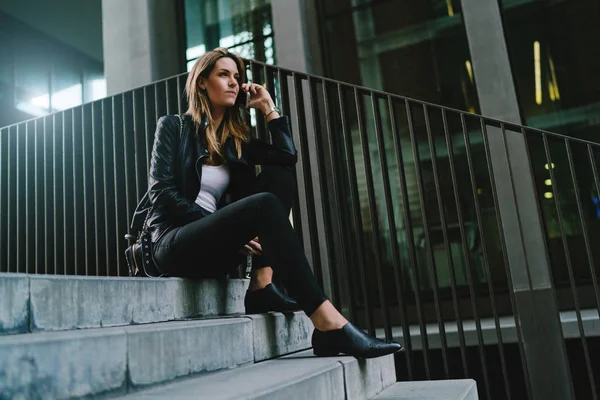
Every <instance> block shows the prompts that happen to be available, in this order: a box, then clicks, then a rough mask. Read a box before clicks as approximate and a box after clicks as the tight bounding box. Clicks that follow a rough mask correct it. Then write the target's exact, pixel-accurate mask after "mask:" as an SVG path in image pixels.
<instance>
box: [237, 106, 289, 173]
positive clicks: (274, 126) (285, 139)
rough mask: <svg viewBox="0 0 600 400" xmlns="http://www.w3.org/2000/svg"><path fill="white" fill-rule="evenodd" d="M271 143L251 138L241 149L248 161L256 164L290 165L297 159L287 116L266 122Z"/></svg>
mask: <svg viewBox="0 0 600 400" xmlns="http://www.w3.org/2000/svg"><path fill="white" fill-rule="evenodd" d="M267 125H268V127H269V131H270V132H271V138H272V140H273V144H269V143H266V142H264V141H262V140H259V139H255V138H251V139H250V142H249V143H246V144H244V146H243V147H242V151H243V152H244V156H245V157H246V159H247V160H248V162H250V163H252V164H257V165H282V166H292V165H294V164H296V162H297V161H298V153H297V152H296V147H295V146H294V141H293V139H292V134H291V130H290V124H289V121H288V118H287V117H285V116H284V117H280V118H275V119H272V120H270V121H269V122H268V123H267Z"/></svg>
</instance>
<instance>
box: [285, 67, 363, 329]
mask: <svg viewBox="0 0 600 400" xmlns="http://www.w3.org/2000/svg"><path fill="white" fill-rule="evenodd" d="M279 77H280V78H279V79H280V82H281V71H279ZM282 103H283V101H282ZM330 107H331V106H330V105H329V99H328V96H327V86H326V82H323V108H324V116H325V122H326V124H325V140H326V141H327V146H328V148H329V155H328V157H326V159H328V160H329V161H330V163H329V168H330V170H331V186H330V190H331V192H332V197H333V200H334V204H336V205H337V206H333V207H330V208H331V209H333V212H334V213H335V218H336V219H337V222H338V223H337V224H335V226H336V227H337V229H336V232H335V234H336V235H337V237H338V238H339V239H338V240H339V243H340V245H341V251H340V253H339V264H336V265H341V266H342V268H344V267H346V266H348V260H347V259H346V248H345V243H344V235H345V232H344V230H343V228H342V219H343V217H342V213H341V212H340V207H341V204H342V199H341V196H340V193H339V188H340V183H339V182H338V177H337V170H336V165H337V163H338V161H337V160H336V152H335V143H334V140H333V129H332V127H331V115H330ZM321 190H325V189H321ZM333 233H334V232H333V227H332V234H333ZM336 261H337V260H336ZM334 263H335V261H332V264H334ZM340 269H341V268H340ZM333 270H334V271H335V276H334V279H335V280H336V281H337V282H339V285H344V286H345V291H346V293H350V284H349V282H348V277H347V273H348V271H346V272H345V273H344V274H341V273H338V268H337V267H336V268H333ZM342 275H343V278H341V276H342ZM340 280H341V282H340ZM339 291H341V290H338V292H339ZM339 305H340V306H341V303H339ZM348 310H349V312H350V316H351V318H352V320H353V321H356V309H355V308H354V304H353V302H352V301H350V302H349V304H348Z"/></svg>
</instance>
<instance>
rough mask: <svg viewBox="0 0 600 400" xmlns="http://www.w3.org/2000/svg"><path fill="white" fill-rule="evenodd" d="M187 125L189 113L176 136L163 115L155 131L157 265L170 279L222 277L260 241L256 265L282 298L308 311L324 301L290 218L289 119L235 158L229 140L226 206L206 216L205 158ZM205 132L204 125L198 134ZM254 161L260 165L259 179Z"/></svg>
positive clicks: (174, 123) (174, 125)
mask: <svg viewBox="0 0 600 400" xmlns="http://www.w3.org/2000/svg"><path fill="white" fill-rule="evenodd" d="M193 125H194V124H193V123H192V121H191V119H190V118H189V116H188V117H186V118H185V119H184V129H183V134H182V135H181V138H180V137H179V136H180V133H179V122H178V118H177V117H163V118H161V119H160V120H159V123H158V127H157V132H156V137H155V142H154V148H153V150H152V161H151V166H150V179H149V202H150V203H151V204H152V206H153V211H152V214H151V215H150V217H149V219H148V220H149V226H150V229H151V233H152V240H153V242H155V243H156V244H155V246H154V259H155V261H156V263H157V265H158V267H159V268H160V269H161V270H162V272H163V273H167V274H169V275H170V276H183V277H197V278H219V277H224V276H225V275H226V274H227V273H228V272H230V271H231V269H233V268H234V267H235V266H237V265H238V264H239V263H240V261H242V260H243V258H244V257H245V256H243V255H242V254H240V253H239V250H241V249H242V248H243V247H244V245H245V244H247V243H248V242H249V241H250V240H252V239H253V238H255V237H256V236H258V237H259V240H260V243H261V246H262V248H263V256H262V257H259V259H260V258H262V259H263V260H262V261H260V260H257V262H256V264H259V265H270V266H272V268H273V270H274V271H275V272H276V273H277V275H278V276H279V277H280V278H281V279H282V281H283V283H284V284H285V287H286V288H287V290H288V293H289V294H290V295H291V296H292V297H294V298H295V299H296V300H297V301H298V303H299V304H300V306H301V308H302V309H303V310H304V311H305V312H306V313H307V314H308V315H310V314H312V313H313V312H314V311H315V310H316V308H317V307H318V306H319V305H320V304H321V303H323V302H324V301H325V300H327V297H326V296H325V294H324V293H323V291H322V289H321V288H320V287H319V285H318V283H317V281H316V279H315V277H314V275H313V273H312V270H311V269H310V265H309V264H308V261H307V259H306V256H305V255H304V251H303V249H302V247H301V246H300V243H299V241H298V238H297V237H296V234H295V232H294V230H293V228H292V226H291V224H290V221H289V218H288V216H289V212H290V209H291V204H292V201H293V198H294V193H295V192H294V191H295V180H294V173H293V171H292V169H291V167H292V166H293V165H294V164H295V163H296V160H297V155H296V149H295V147H294V144H293V141H292V136H291V133H290V129H289V123H288V121H287V118H286V117H281V118H278V119H274V120H271V121H270V122H269V123H268V126H269V130H270V132H271V136H272V140H273V144H272V145H271V144H268V143H265V142H262V141H260V140H257V139H252V140H250V142H248V143H244V145H243V146H242V157H241V158H239V159H238V158H237V152H236V149H235V145H234V142H233V140H232V139H231V138H230V139H228V140H227V142H226V144H225V148H224V158H225V160H226V162H227V164H228V166H229V171H230V185H229V187H228V190H227V192H226V196H223V198H226V197H228V198H229V201H230V203H229V204H226V201H221V202H220V203H219V207H218V209H217V211H215V212H214V213H212V214H210V213H208V212H207V211H206V210H203V209H202V208H201V207H200V206H198V205H197V204H195V202H194V201H195V199H196V196H197V195H198V192H199V190H200V182H201V170H202V168H201V162H202V160H203V159H205V158H208V156H209V154H208V152H207V150H206V148H205V146H204V145H203V143H202V142H203V141H202V140H200V139H198V137H197V135H196V134H195V132H194V129H193V128H192V127H193ZM205 129H206V124H203V128H202V129H201V130H200V132H199V133H200V137H202V135H203V134H204V132H205ZM256 164H258V165H264V166H265V167H263V172H262V173H261V174H260V175H259V176H258V178H257V177H256V174H255V168H254V165H256ZM253 264H254V263H253ZM253 267H254V265H253Z"/></svg>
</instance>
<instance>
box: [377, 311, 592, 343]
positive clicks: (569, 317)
mask: <svg viewBox="0 0 600 400" xmlns="http://www.w3.org/2000/svg"><path fill="white" fill-rule="evenodd" d="M560 321H561V325H562V331H563V335H564V337H565V339H576V338H579V337H580V334H579V325H578V323H577V315H576V313H575V311H561V312H560ZM581 322H582V324H583V331H584V333H585V336H586V337H596V336H600V318H599V314H598V310H596V309H586V310H581ZM480 324H481V334H482V337H483V344H484V345H496V344H498V334H497V331H496V322H495V320H494V319H493V318H482V319H481V322H480ZM499 328H500V333H501V335H502V342H503V343H518V335H517V328H516V324H515V318H514V317H513V316H512V315H511V316H504V317H500V318H499ZM444 330H445V333H446V341H447V344H448V347H459V346H460V340H459V339H460V335H459V332H458V325H457V324H456V321H448V322H445V323H444ZM463 330H464V333H465V343H466V345H467V346H478V345H479V340H478V338H477V325H476V323H475V321H474V320H464V321H463ZM426 332H427V339H428V341H429V348H430V349H440V348H441V346H442V345H441V335H440V329H439V326H438V324H437V323H432V324H427V325H426ZM409 333H410V338H411V344H412V349H413V350H422V349H423V341H422V340H421V330H420V328H419V326H418V325H411V326H410V327H409ZM376 335H377V337H379V338H384V337H385V333H384V331H383V329H377V331H376ZM392 336H393V338H394V340H397V341H398V342H400V343H402V344H404V345H405V344H406V341H405V340H404V337H403V332H402V328H401V327H398V326H396V327H392Z"/></svg>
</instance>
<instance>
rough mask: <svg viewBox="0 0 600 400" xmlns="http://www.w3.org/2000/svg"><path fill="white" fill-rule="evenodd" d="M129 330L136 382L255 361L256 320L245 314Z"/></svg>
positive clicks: (131, 370) (129, 352)
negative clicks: (251, 319)
mask: <svg viewBox="0 0 600 400" xmlns="http://www.w3.org/2000/svg"><path fill="white" fill-rule="evenodd" d="M125 330H126V332H127V338H128V340H129V346H128V348H127V359H128V360H129V381H130V383H131V384H132V385H133V386H143V385H150V384H155V383H159V382H164V381H168V380H172V379H175V378H177V377H180V376H186V375H190V374H194V373H199V372H208V371H216V370H219V369H224V368H231V367H235V366H238V365H243V364H246V363H250V362H252V361H253V354H252V323H251V322H250V321H248V320H247V319H245V318H232V319H214V320H205V321H188V322H169V323H163V324H151V325H147V326H139V327H127V328H125Z"/></svg>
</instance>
